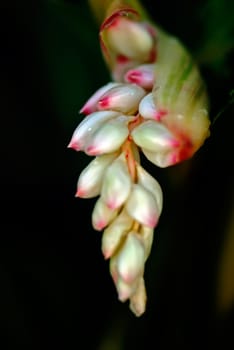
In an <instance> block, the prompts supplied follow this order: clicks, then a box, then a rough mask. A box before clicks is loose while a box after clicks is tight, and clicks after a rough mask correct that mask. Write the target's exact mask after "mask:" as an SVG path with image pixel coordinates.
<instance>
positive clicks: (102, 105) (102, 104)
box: [98, 96, 110, 108]
mask: <svg viewBox="0 0 234 350" xmlns="http://www.w3.org/2000/svg"><path fill="white" fill-rule="evenodd" d="M98 105H99V106H100V108H108V107H109V106H110V97H109V96H105V97H103V98H101V99H100V100H99V101H98Z"/></svg>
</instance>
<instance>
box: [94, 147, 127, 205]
mask: <svg viewBox="0 0 234 350" xmlns="http://www.w3.org/2000/svg"><path fill="white" fill-rule="evenodd" d="M131 185H132V181H131V177H130V174H129V171H128V165H127V161H126V159H125V156H124V154H123V153H122V154H121V155H120V156H119V157H118V158H117V159H116V160H114V162H113V163H112V164H111V165H110V166H109V167H108V169H107V171H106V173H105V175H104V178H103V185H102V190H101V197H102V199H103V201H104V202H105V203H106V205H107V206H108V207H109V208H112V209H116V208H119V207H120V206H121V205H122V204H123V203H124V202H125V201H126V199H127V198H128V196H129V193H130V190H131Z"/></svg>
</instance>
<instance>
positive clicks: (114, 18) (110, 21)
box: [100, 6, 139, 31]
mask: <svg viewBox="0 0 234 350" xmlns="http://www.w3.org/2000/svg"><path fill="white" fill-rule="evenodd" d="M129 14H131V15H133V17H135V18H136V19H138V18H139V14H138V12H137V11H136V10H134V9H133V8H131V7H124V6H123V7H120V8H119V10H117V11H115V12H114V13H113V14H112V15H111V16H109V17H107V18H106V19H105V21H104V22H103V23H102V25H101V27H100V31H102V30H104V29H107V28H109V27H112V26H115V25H116V24H117V22H118V20H119V18H120V17H121V16H122V17H123V16H125V17H127V18H128V16H129Z"/></svg>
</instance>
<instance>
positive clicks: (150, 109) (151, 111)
mask: <svg viewBox="0 0 234 350" xmlns="http://www.w3.org/2000/svg"><path fill="white" fill-rule="evenodd" d="M139 113H140V115H141V116H142V117H143V118H144V119H153V120H156V121H161V119H162V117H163V116H162V113H159V111H158V109H157V107H156V106H155V104H154V100H153V94H152V92H151V93H149V94H148V95H146V96H145V97H144V98H143V99H142V100H141V102H140V104H139Z"/></svg>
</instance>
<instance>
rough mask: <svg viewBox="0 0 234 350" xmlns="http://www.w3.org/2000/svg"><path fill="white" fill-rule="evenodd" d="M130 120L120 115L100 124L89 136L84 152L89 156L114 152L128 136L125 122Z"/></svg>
mask: <svg viewBox="0 0 234 350" xmlns="http://www.w3.org/2000/svg"><path fill="white" fill-rule="evenodd" d="M115 113H117V112H115ZM130 120H131V119H129V118H128V117H124V116H122V117H120V118H115V119H113V120H110V121H109V122H108V123H105V124H102V125H101V127H100V128H99V129H96V130H95V132H94V133H93V135H92V137H90V139H89V142H87V144H86V147H85V152H86V153H87V154H88V155H91V156H96V155H100V154H104V153H112V152H116V151H117V150H118V149H119V148H120V146H121V145H122V144H123V142H124V141H125V140H126V138H127V137H128V134H129V131H128V127H127V124H128V122H129V121H130Z"/></svg>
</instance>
